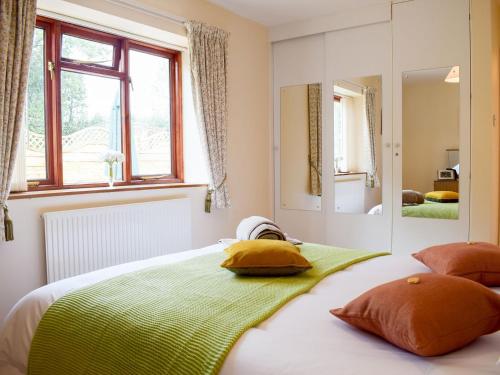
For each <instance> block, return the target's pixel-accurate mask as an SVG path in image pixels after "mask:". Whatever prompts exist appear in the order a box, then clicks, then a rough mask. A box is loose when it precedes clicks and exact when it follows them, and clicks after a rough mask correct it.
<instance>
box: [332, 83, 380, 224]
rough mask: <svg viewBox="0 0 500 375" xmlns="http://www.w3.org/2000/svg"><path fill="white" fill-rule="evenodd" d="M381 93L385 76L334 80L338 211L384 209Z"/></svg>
mask: <svg viewBox="0 0 500 375" xmlns="http://www.w3.org/2000/svg"><path fill="white" fill-rule="evenodd" d="M381 93H382V77H381V76H370V77H355V78H352V79H346V80H338V81H335V82H334V97H333V104H334V118H333V121H334V124H333V127H334V132H333V137H334V139H333V147H334V150H333V151H334V167H335V210H336V212H339V213H354V214H367V213H371V214H376V215H379V214H381V213H382V206H381V203H382V189H381V178H382V165H381V161H382V148H381V134H382V108H381V104H382V100H381ZM375 207H377V209H376V210H372V209H373V208H375Z"/></svg>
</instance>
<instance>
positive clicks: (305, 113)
mask: <svg viewBox="0 0 500 375" xmlns="http://www.w3.org/2000/svg"><path fill="white" fill-rule="evenodd" d="M321 101H322V97H321V84H320V83H312V84H307V85H297V86H287V87H282V88H281V92H280V118H281V121H280V160H281V163H280V185H281V190H280V195H281V202H280V204H281V208H284V209H294V210H310V211H319V210H321V193H322V179H321V158H322V151H321V147H322V146H321V142H322V140H321V134H322V113H321V112H322V108H321Z"/></svg>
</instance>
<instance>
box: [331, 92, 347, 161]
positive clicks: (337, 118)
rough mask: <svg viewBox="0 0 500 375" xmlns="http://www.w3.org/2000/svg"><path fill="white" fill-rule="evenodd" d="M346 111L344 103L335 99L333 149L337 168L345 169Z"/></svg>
mask: <svg viewBox="0 0 500 375" xmlns="http://www.w3.org/2000/svg"><path fill="white" fill-rule="evenodd" d="M343 117H344V113H343V106H342V103H341V102H340V101H338V100H336V101H335V104H334V119H333V124H334V126H333V150H334V158H335V170H336V171H340V170H343V171H345V170H346V168H345V166H346V165H345V164H346V160H345V159H346V158H345V151H344V143H345V140H344V134H345V131H344V121H343Z"/></svg>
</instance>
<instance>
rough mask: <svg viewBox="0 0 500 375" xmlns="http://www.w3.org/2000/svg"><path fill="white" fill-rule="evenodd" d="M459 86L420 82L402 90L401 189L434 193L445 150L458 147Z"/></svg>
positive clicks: (408, 85)
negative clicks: (435, 181)
mask: <svg viewBox="0 0 500 375" xmlns="http://www.w3.org/2000/svg"><path fill="white" fill-rule="evenodd" d="M459 98H460V86H459V85H458V84H452V83H446V82H444V81H438V82H436V81H435V80H433V81H422V82H415V83H408V84H405V85H404V87H403V145H402V147H403V189H412V190H417V191H419V192H421V193H423V194H425V193H427V192H429V191H433V190H434V180H436V178H437V171H438V170H439V169H446V168H447V167H448V154H447V153H446V149H453V148H458V146H459V127H458V125H459Z"/></svg>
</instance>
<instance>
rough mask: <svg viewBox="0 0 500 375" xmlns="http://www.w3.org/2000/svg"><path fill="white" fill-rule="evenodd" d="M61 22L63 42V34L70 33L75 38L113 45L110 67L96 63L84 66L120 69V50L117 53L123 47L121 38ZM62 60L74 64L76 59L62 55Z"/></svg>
mask: <svg viewBox="0 0 500 375" xmlns="http://www.w3.org/2000/svg"><path fill="white" fill-rule="evenodd" d="M60 24H61V43H62V37H63V35H70V36H73V37H75V38H80V39H85V40H88V41H91V42H96V43H102V44H107V45H111V46H113V53H112V55H111V59H112V63H111V66H109V67H108V66H106V65H102V64H96V63H88V64H85V65H83V66H87V67H99V68H100V69H105V70H108V71H109V70H116V71H117V70H118V68H119V66H120V53H119V52H118V53H117V51H120V49H121V38H119V37H117V36H114V35H112V34H108V33H105V32H102V31H98V30H93V29H89V28H87V27H83V26H77V25H73V24H70V23H66V22H60ZM61 61H64V62H69V63H73V64H74V61H75V60H72V59H69V58H62V56H61ZM76 65H80V66H82V65H81V64H76Z"/></svg>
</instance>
